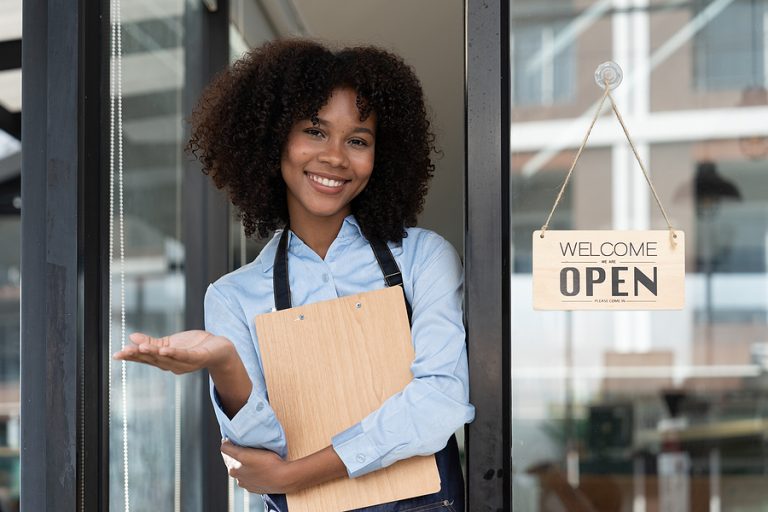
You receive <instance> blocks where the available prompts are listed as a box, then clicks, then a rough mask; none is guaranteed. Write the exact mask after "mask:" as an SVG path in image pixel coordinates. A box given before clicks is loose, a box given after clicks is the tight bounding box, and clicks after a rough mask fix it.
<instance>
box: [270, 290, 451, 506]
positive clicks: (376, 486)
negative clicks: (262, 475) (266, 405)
mask: <svg viewBox="0 0 768 512" xmlns="http://www.w3.org/2000/svg"><path fill="white" fill-rule="evenodd" d="M255 322H256V332H257V334H258V337H259V348H260V350H261V358H262V362H263V366H264V377H265V379H266V383H267V391H268V393H269V401H270V404H271V405H272V408H273V409H274V411H275V414H276V415H277V418H278V420H279V421H280V424H281V425H282V426H283V428H284V429H285V435H286V438H287V443H288V459H289V460H295V459H298V458H301V457H304V456H306V455H309V454H311V453H314V452H316V451H318V450H321V449H323V448H325V447H326V446H328V445H329V444H331V438H332V437H333V436H334V435H335V434H338V433H339V432H341V431H343V430H345V429H347V428H348V427H351V426H352V425H354V424H355V423H357V422H359V421H360V420H362V419H363V418H365V416H367V415H368V414H369V413H371V412H373V411H374V410H376V409H377V408H378V407H379V406H380V405H381V404H382V403H384V401H385V400H387V399H388V398H389V397H391V396H392V395H394V394H396V393H398V392H400V391H402V389H403V388H404V387H405V386H406V385H407V384H408V383H409V382H410V381H411V379H412V378H413V375H412V374H411V370H410V366H411V364H412V363H413V360H414V350H413V344H412V342H411V331H410V326H409V323H408V316H407V314H406V311H405V305H404V301H403V291H402V288H401V287H399V286H393V287H391V288H385V289H383V290H377V291H373V292H366V293H361V294H357V295H350V296H347V297H342V298H339V299H334V300H330V301H325V302H318V303H315V304H310V305H306V306H300V307H295V308H291V309H286V310H283V311H277V312H273V313H267V314H264V315H259V316H257V317H256V319H255ZM360 456H361V457H363V456H364V455H363V454H361V455H360ZM439 490H440V476H439V474H438V472H437V465H436V463H435V457H434V455H430V456H428V457H413V458H411V459H407V460H403V461H400V462H397V463H395V464H393V465H392V466H389V467H387V468H385V469H381V470H379V471H374V472H372V473H369V474H367V475H364V476H362V477H359V478H355V479H350V478H342V479H339V480H334V481H332V482H328V483H326V484H323V485H319V486H317V487H312V488H309V489H305V490H303V491H300V492H298V493H294V494H289V495H288V496H287V499H288V508H289V510H290V511H291V512H302V511H307V512H310V511H312V512H315V511H318V510H324V511H326V510H327V511H342V510H350V509H356V508H362V507H368V506H371V505H377V504H380V503H387V502H390V501H396V500H400V499H403V498H411V497H414V496H421V495H424V494H431V493H435V492H437V491H439Z"/></svg>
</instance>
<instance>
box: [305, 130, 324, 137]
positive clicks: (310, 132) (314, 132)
mask: <svg viewBox="0 0 768 512" xmlns="http://www.w3.org/2000/svg"><path fill="white" fill-rule="evenodd" d="M304 133H306V134H308V135H311V136H312V137H322V136H323V132H322V131H320V130H319V129H317V128H307V129H305V130H304Z"/></svg>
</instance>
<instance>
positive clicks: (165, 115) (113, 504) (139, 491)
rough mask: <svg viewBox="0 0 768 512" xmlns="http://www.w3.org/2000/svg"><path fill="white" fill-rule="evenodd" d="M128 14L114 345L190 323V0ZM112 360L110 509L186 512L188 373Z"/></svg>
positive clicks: (116, 158)
mask: <svg viewBox="0 0 768 512" xmlns="http://www.w3.org/2000/svg"><path fill="white" fill-rule="evenodd" d="M120 14H121V16H122V24H121V31H122V33H121V36H122V55H121V56H120V57H118V58H117V59H113V62H112V65H113V71H116V70H117V69H118V59H119V60H121V61H122V62H121V64H120V66H121V68H122V83H121V84H120V85H121V90H119V89H118V90H116V92H115V94H116V96H117V98H116V99H117V100H121V101H122V109H121V110H122V119H121V118H120V116H119V114H120V108H119V104H118V103H115V104H114V105H112V115H113V119H115V125H116V132H117V134H116V135H115V146H114V151H113V153H112V166H111V167H112V169H111V172H113V173H114V176H115V182H114V193H113V224H114V226H113V236H112V238H113V247H114V252H113V260H112V267H111V275H112V311H111V319H112V338H113V346H112V347H111V351H112V352H115V351H116V350H117V349H118V348H119V346H121V345H122V344H123V343H126V342H127V340H126V339H124V338H122V336H123V334H124V333H125V334H129V333H131V332H133V331H142V332H146V333H149V334H152V335H156V336H158V335H160V336H161V335H165V334H168V333H171V332H175V331H178V330H181V329H182V328H183V325H184V323H183V315H184V274H183V263H184V247H183V245H182V242H181V222H182V219H181V202H180V197H181V180H182V176H181V174H182V168H183V161H182V158H183V153H182V149H183V147H184V135H183V134H184V125H183V113H182V93H183V87H184V47H183V42H184V30H183V15H184V2H183V0H162V1H160V2H124V3H123V6H122V12H121V13H120ZM117 76H118V75H117V74H113V80H114V81H115V82H113V85H115V84H116V81H117V80H118V78H117ZM120 93H122V96H120ZM121 121H122V123H121ZM120 124H122V162H121V161H120V156H121V154H120V151H119V144H120V140H119V134H120V131H119V126H120ZM121 168H122V175H123V186H122V194H121V188H120V182H119V172H120V169H121ZM105 172H107V171H106V170H105ZM121 205H122V226H123V227H124V228H123V233H122V235H123V239H124V243H125V246H124V264H121V262H120V239H121V210H120V208H121ZM123 279H124V283H125V286H124V288H123V287H122V285H121V283H122V282H123ZM123 308H124V309H123ZM123 311H124V314H125V315H124V318H123ZM123 320H124V323H123ZM123 327H124V328H125V331H123ZM110 368H111V375H110V377H111V390H110V423H109V424H110V430H109V440H110V454H109V455H110V457H109V460H110V471H109V475H110V482H109V490H110V508H111V509H112V510H123V509H125V510H127V506H128V504H129V505H130V508H131V509H132V510H180V509H179V507H180V506H181V503H180V492H181V490H180V486H181V482H180V471H181V463H182V453H181V442H180V438H181V431H182V429H183V428H184V425H182V424H181V422H180V418H181V411H180V407H181V390H182V386H183V379H182V378H178V377H176V376H174V375H172V374H170V373H168V372H162V371H160V370H158V369H156V368H153V367H150V366H146V365H141V364H134V363H128V364H124V363H123V364H121V362H117V361H113V362H112V363H111V365H110ZM126 472H127V473H126Z"/></svg>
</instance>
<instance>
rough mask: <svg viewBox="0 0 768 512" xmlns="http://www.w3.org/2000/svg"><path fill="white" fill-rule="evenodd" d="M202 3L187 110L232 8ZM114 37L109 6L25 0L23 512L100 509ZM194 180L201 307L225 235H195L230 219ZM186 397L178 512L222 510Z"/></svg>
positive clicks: (210, 460) (103, 500)
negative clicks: (184, 482) (182, 479)
mask: <svg viewBox="0 0 768 512" xmlns="http://www.w3.org/2000/svg"><path fill="white" fill-rule="evenodd" d="M208 4H211V5H214V4H213V3H211V2H204V0H197V1H196V2H192V1H188V2H186V4H185V5H186V10H185V20H184V23H185V29H186V30H185V40H184V46H185V50H186V52H185V54H186V55H187V57H188V60H187V62H186V63H185V69H186V73H187V75H186V84H185V85H186V86H187V87H188V90H187V91H185V93H186V96H185V103H184V104H185V108H187V113H188V112H189V110H190V109H191V104H192V101H193V100H192V99H191V98H196V97H197V95H199V93H200V91H201V89H202V86H203V84H205V83H207V82H208V81H209V80H210V78H211V76H212V75H213V73H214V72H215V71H216V70H218V69H220V68H221V67H222V66H224V65H226V64H227V62H228V57H229V45H228V35H229V18H228V1H227V0H218V2H215V5H216V8H215V9H214V10H211V8H210V7H209V6H208ZM109 34H110V12H109V2H108V1H107V0H75V2H72V1H70V0H24V4H23V38H22V47H23V52H22V70H23V83H22V96H23V103H24V108H23V110H22V121H23V122H22V155H23V159H22V206H23V211H22V219H21V223H22V283H23V285H22V286H23V296H22V301H21V318H22V321H21V325H22V327H21V508H22V510H25V511H34V512H70V511H71V512H74V511H77V512H104V511H108V510H109V430H108V419H109V418H108V414H109V408H108V375H107V368H108V358H109V357H110V356H111V354H108V353H107V347H106V346H105V345H106V344H105V343H104V340H105V339H107V333H108V331H107V329H108V328H109V316H108V314H107V304H108V296H107V287H106V283H107V280H108V278H109V261H108V255H107V234H108V211H109V209H108V199H109V196H108V180H109V175H108V172H107V171H106V169H107V168H108V165H107V164H108V155H109V153H108V144H109V135H108V134H109V120H108V118H107V114H108V106H109V82H108V76H109V53H110V49H109ZM181 150H182V148H179V151H181ZM191 167H192V164H189V169H191ZM188 174H189V173H188ZM192 174H194V173H192ZM196 174H198V175H199V174H200V173H199V172H197V173H196ZM202 178H204V177H201V179H200V180H197V179H195V178H194V177H193V176H190V180H189V183H186V184H185V185H186V186H185V189H184V194H185V202H186V203H191V202H192V201H193V200H194V201H198V203H197V204H198V205H199V204H205V205H206V206H205V208H203V209H202V210H203V211H202V218H200V217H192V213H191V212H190V211H186V212H185V219H184V221H185V227H187V228H188V229H187V232H185V243H186V244H188V246H187V256H188V260H187V265H188V272H187V273H186V274H187V277H186V287H187V292H186V293H187V295H186V299H187V303H188V304H199V305H200V308H201V307H202V294H203V293H204V291H205V286H206V285H207V284H208V283H209V282H210V280H211V278H212V277H213V276H217V275H220V274H223V273H224V272H226V271H227V268H226V262H227V259H226V254H227V253H226V250H227V240H226V235H227V230H226V229H225V230H222V229H214V230H208V233H205V232H203V230H200V229H199V228H200V226H205V225H210V223H211V222H214V223H216V224H221V222H226V218H227V210H226V204H224V206H223V207H222V201H220V200H219V199H218V198H216V197H215V196H214V195H212V194H211V191H210V190H209V189H210V186H209V189H205V188H204V187H201V183H202ZM195 228H198V230H197V231H195ZM217 250H218V251H219V252H218V253H217ZM222 254H223V256H222ZM222 262H223V263H222ZM222 265H223V266H222ZM189 269H192V270H194V274H192V271H191V270H189ZM192 275H194V279H193V277H192ZM186 314H187V318H186V323H187V325H188V326H190V327H194V326H199V325H200V324H201V323H202V311H201V309H195V308H194V307H192V306H190V307H189V308H188V309H187V311H186ZM183 396H184V400H185V411H186V413H187V414H197V417H196V419H195V421H191V419H187V421H186V422H185V423H186V428H185V434H184V439H183V440H182V443H183V445H184V447H185V448H184V449H188V450H189V451H188V457H190V458H191V460H190V463H188V464H186V465H185V468H186V469H185V471H190V470H193V471H192V473H191V474H189V473H188V474H187V475H186V477H187V478H188V480H187V481H188V482H189V483H188V485H185V486H184V487H183V488H182V503H183V504H182V509H183V510H185V511H194V510H199V511H201V512H218V511H220V510H222V509H223V508H225V507H226V503H227V495H226V493H227V480H226V473H225V472H224V471H221V472H218V473H217V474H219V475H221V476H220V477H219V478H213V477H212V476H211V474H210V472H209V469H210V470H211V472H212V471H213V469H214V468H216V467H218V466H219V465H222V463H221V457H220V455H219V453H218V449H217V447H218V439H219V437H220V436H219V433H218V427H217V426H214V423H215V419H213V413H212V410H211V406H210V400H209V399H208V396H207V379H206V378H205V376H203V375H199V376H197V377H196V378H195V379H190V380H188V381H187V385H186V386H185V389H184V393H183ZM201 418H203V419H204V420H206V421H200V419H201ZM211 447H212V448H211ZM222 467H223V465H222ZM195 468H197V469H195ZM192 503H195V504H196V505H197V506H196V507H193V506H192Z"/></svg>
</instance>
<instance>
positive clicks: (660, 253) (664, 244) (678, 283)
mask: <svg viewBox="0 0 768 512" xmlns="http://www.w3.org/2000/svg"><path fill="white" fill-rule="evenodd" d="M542 233H543V236H542ZM684 302H685V234H684V233H683V232H682V231H679V230H675V231H670V230H658V231H549V230H547V231H545V232H542V231H540V230H539V231H535V232H534V233H533V307H534V309H550V310H551V309H556V310H589V309H611V310H641V309H682V308H683V304H684Z"/></svg>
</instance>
